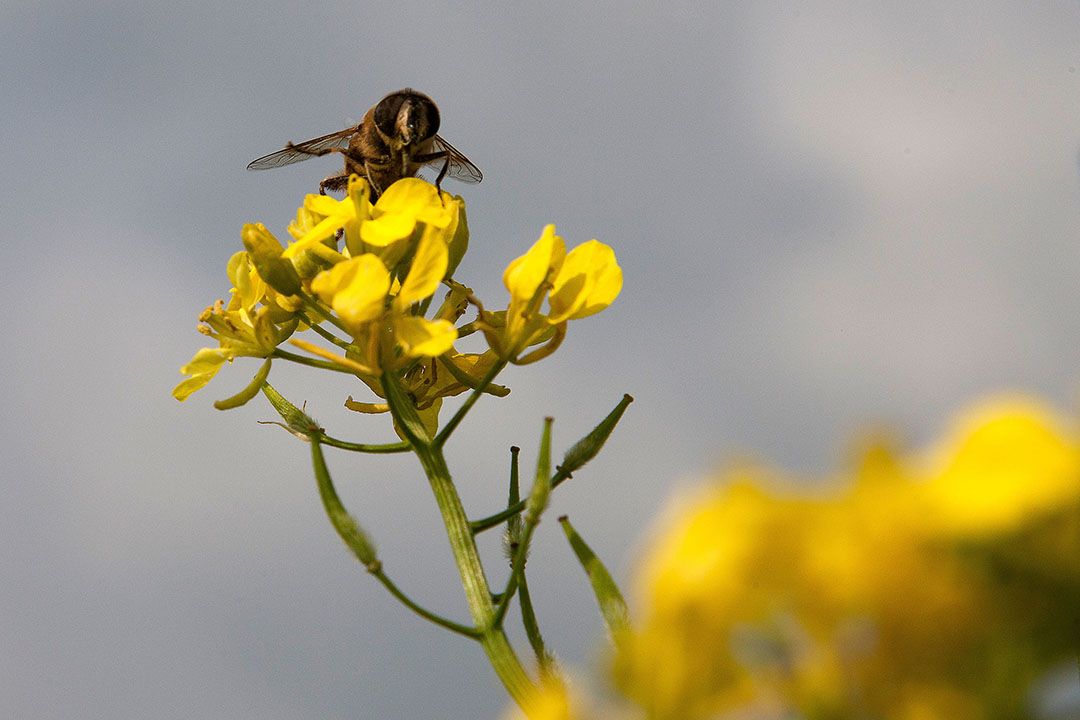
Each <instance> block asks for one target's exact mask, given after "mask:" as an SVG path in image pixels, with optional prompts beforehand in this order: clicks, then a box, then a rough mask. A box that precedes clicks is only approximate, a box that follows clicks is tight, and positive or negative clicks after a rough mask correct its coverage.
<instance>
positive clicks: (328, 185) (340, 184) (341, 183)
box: [319, 173, 349, 195]
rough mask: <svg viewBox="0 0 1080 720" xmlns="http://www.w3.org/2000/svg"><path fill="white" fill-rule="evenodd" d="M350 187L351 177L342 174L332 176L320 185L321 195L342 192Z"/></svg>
mask: <svg viewBox="0 0 1080 720" xmlns="http://www.w3.org/2000/svg"><path fill="white" fill-rule="evenodd" d="M348 185H349V176H348V175H346V174H344V173H342V174H340V175H330V176H328V177H326V178H323V180H322V181H321V182H320V183H319V194H320V195H325V194H326V191H327V190H332V191H334V192H340V191H342V190H344V189H345V188H346V187H348Z"/></svg>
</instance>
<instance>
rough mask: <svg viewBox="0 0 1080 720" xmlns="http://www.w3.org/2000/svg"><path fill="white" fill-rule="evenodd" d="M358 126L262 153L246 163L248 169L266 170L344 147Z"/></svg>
mask: <svg viewBox="0 0 1080 720" xmlns="http://www.w3.org/2000/svg"><path fill="white" fill-rule="evenodd" d="M358 130H359V127H351V128H345V129H344V130H338V131H337V132H335V133H330V134H329V135H323V136H321V137H317V138H312V139H311V140H305V141H304V142H302V143H296V144H295V145H293V144H290V145H289V146H288V147H286V148H284V149H283V150H278V151H277V152H274V153H270V154H269V155H263V156H262V157H261V158H258V159H256V160H252V161H251V162H250V163H248V166H247V169H248V170H268V169H270V168H278V167H284V166H285V165H292V164H293V163H298V162H300V161H301V160H307V159H308V158H312V157H317V156H319V155H325V154H326V153H325V152H324V151H325V150H329V149H332V148H345V147H348V146H349V139H350V138H352V136H353V135H355V134H356V133H357V131H358Z"/></svg>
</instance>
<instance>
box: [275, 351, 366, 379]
mask: <svg viewBox="0 0 1080 720" xmlns="http://www.w3.org/2000/svg"><path fill="white" fill-rule="evenodd" d="M273 357H276V358H281V359H282V360H291V361H292V362H294V363H299V364H301V365H307V366H309V367H313V368H319V369H320V370H333V371H334V372H339V373H345V374H346V375H355V374H356V373H354V372H353V371H352V370H348V369H346V368H344V367H342V366H341V365H338V364H337V363H332V362H330V361H329V360H316V359H315V358H309V357H304V356H303V355H297V354H296V353H291V352H289V351H288V350H282V349H281V348H277V349H276V350H274V354H273Z"/></svg>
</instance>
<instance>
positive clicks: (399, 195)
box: [372, 178, 453, 228]
mask: <svg viewBox="0 0 1080 720" xmlns="http://www.w3.org/2000/svg"><path fill="white" fill-rule="evenodd" d="M384 213H401V214H402V215H408V216H409V217H411V218H413V219H414V220H416V221H418V222H422V223H425V224H428V225H434V226H435V227H437V228H445V227H446V226H447V225H449V224H450V221H451V220H452V219H453V215H452V210H451V208H449V207H447V206H445V205H443V201H442V199H441V198H440V197H439V194H438V192H436V190H435V186H434V185H432V184H431V183H429V182H427V181H426V180H421V179H420V178H404V179H402V180H398V181H397V182H396V183H394V184H393V185H391V186H390V187H388V188H387V189H386V192H384V193H383V194H382V195H381V196H380V197H379V199H378V200H377V201H376V203H375V207H374V209H373V210H372V215H373V216H374V217H376V218H378V217H381V216H382V215H383V214H384Z"/></svg>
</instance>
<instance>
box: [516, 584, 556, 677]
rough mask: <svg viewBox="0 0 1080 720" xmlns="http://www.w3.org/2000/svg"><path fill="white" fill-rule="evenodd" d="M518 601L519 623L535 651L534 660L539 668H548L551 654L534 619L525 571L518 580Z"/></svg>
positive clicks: (534, 614)
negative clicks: (519, 607) (519, 606)
mask: <svg viewBox="0 0 1080 720" xmlns="http://www.w3.org/2000/svg"><path fill="white" fill-rule="evenodd" d="M517 592H518V603H520V604H521V624H522V625H524V626H525V635H526V636H528V638H529V644H530V645H532V649H533V652H534V653H536V661H537V662H538V663H539V664H540V668H541V669H544V668H548V667H549V666H550V665H551V655H549V654H548V651H547V647H545V645H544V637H543V636H542V635H541V634H540V624H539V623H538V622H537V621H536V611H535V610H534V609H533V604H532V596H531V595H529V583H528V581H527V580H526V579H525V573H524V572H523V573H521V580H519V581H518V591H517Z"/></svg>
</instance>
